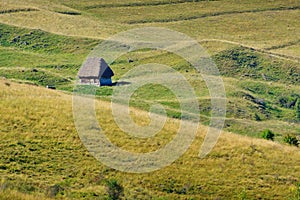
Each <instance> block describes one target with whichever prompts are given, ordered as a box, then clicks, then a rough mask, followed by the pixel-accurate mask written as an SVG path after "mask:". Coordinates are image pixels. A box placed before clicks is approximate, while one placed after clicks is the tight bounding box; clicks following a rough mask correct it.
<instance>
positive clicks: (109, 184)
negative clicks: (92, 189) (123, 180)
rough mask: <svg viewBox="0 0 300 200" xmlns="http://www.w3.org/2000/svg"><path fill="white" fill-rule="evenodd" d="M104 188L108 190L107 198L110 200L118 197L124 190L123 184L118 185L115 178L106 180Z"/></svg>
mask: <svg viewBox="0 0 300 200" xmlns="http://www.w3.org/2000/svg"><path fill="white" fill-rule="evenodd" d="M106 189H107V192H108V198H109V199H110V200H117V199H120V198H121V196H122V195H123V191H124V188H123V186H122V185H120V184H119V183H118V182H117V180H115V179H112V180H107V181H106Z"/></svg>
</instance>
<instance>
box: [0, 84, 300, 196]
mask: <svg viewBox="0 0 300 200" xmlns="http://www.w3.org/2000/svg"><path fill="white" fill-rule="evenodd" d="M0 88H1V90H0V97H1V102H0V107H1V111H0V114H1V120H0V127H1V128H0V132H1V135H0V137H1V141H2V142H1V143H0V151H1V155H2V161H1V169H0V175H1V177H3V178H4V179H3V181H4V182H5V181H8V180H9V181H10V182H13V183H14V184H15V185H21V186H22V185H24V184H27V185H33V186H34V187H35V191H36V193H33V194H37V195H44V194H45V191H46V190H47V188H49V187H50V186H51V185H54V184H59V185H62V187H63V188H64V189H65V193H64V196H61V197H63V198H71V197H77V198H83V196H82V195H83V194H85V196H86V198H92V197H91V196H89V195H93V194H94V195H98V196H99V195H100V197H101V196H102V197H104V196H105V195H106V190H105V186H104V185H103V182H101V181H100V182H97V181H95V180H98V179H100V180H103V179H104V180H105V179H109V178H115V179H117V180H118V182H119V183H120V184H121V185H122V186H123V187H124V188H125V190H124V193H125V194H124V195H125V197H126V198H128V199H145V198H150V197H153V198H154V199H155V198H158V197H159V196H163V197H165V198H166V199H187V198H196V199H201V198H203V199H216V198H222V199H223V198H224V199H236V198H240V197H241V195H247V197H248V198H253V199H258V198H263V199H264V198H265V199H284V198H288V197H291V198H292V197H293V196H294V195H295V194H296V186H295V183H297V182H299V178H300V165H299V163H300V151H299V148H296V147H290V146H287V145H282V144H278V143H275V142H270V141H265V140H261V139H255V138H249V137H244V136H239V135H235V134H231V133H223V134H222V135H221V137H220V138H219V141H218V143H217V145H216V146H215V148H214V149H213V151H212V152H211V153H210V154H209V155H208V156H207V157H205V158H204V159H199V158H198V152H199V148H200V146H201V144H202V142H203V138H204V136H205V133H206V129H207V127H204V126H200V128H199V130H198V133H197V137H196V139H195V141H194V142H193V143H192V145H191V146H190V148H189V150H188V151H187V152H186V153H185V154H184V155H183V156H182V157H181V158H180V159H178V160H177V161H175V162H174V163H173V164H171V165H170V166H168V167H165V168H163V169H161V170H159V171H155V172H152V173H147V174H131V173H122V172H118V171H115V170H110V169H109V168H106V167H105V166H104V165H102V164H101V163H100V162H98V161H96V160H95V159H94V158H93V157H91V156H89V155H88V152H87V150H86V149H85V148H84V146H83V145H82V143H81V141H80V140H79V137H78V135H77V133H76V130H75V127H74V124H73V117H72V106H71V102H72V97H71V95H69V94H64V93H62V92H59V91H52V90H47V89H45V88H41V87H36V86H30V85H26V84H17V83H15V82H11V81H8V80H1V81H0ZM97 102H98V103H97V112H98V118H99V122H100V124H101V127H102V128H103V129H105V130H106V131H107V134H108V137H109V138H110V139H111V141H112V142H114V143H115V144H118V145H119V146H121V147H123V148H126V149H128V150H130V151H134V152H145V151H147V150H148V151H149V150H154V149H157V148H160V147H161V146H160V145H158V143H157V142H161V143H162V144H163V143H164V142H167V141H170V139H172V132H174V131H175V132H176V130H177V128H178V123H179V121H178V120H175V119H168V123H167V125H166V126H165V128H164V130H163V131H162V132H161V134H159V135H158V136H156V137H155V138H153V139H148V140H138V139H134V138H130V137H128V136H126V134H124V133H123V132H122V131H120V130H119V128H118V127H117V126H116V125H115V123H114V121H113V118H112V116H111V109H110V104H109V103H108V102H103V101H100V100H99V101H97ZM132 112H134V115H135V116H136V117H137V118H138V119H139V121H140V122H141V123H142V124H147V122H148V119H149V118H148V113H147V112H145V111H140V110H137V109H133V110H132ZM137 118H136V120H137ZM23 145H24V147H23ZM37 145H38V146H37ZM30 149H32V150H30ZM11 152H14V154H12V153H11ZM14 155H16V157H15V156H14ZM7 159H8V160H11V159H15V160H14V161H10V162H7V161H8V160H7ZM24 159H25V160H24ZM22 160H23V161H22ZM32 162H35V164H34V163H32ZM3 181H2V183H3ZM71 183H72V184H71ZM70 184H71V185H70ZM21 186H19V187H21ZM21 188H22V187H21ZM183 188H186V189H187V193H185V194H183V193H180V191H181V190H182V189H183ZM171 189H172V190H173V192H172V191H171ZM168 191H169V192H168ZM7 192H9V191H6V192H5V193H0V196H1V195H2V196H3V198H4V197H8V196H9V195H7ZM12 194H14V193H12ZM2 196H1V197H2ZM9 197H11V196H9ZM12 197H14V196H13V195H12ZM58 197H59V196H58ZM16 198H20V199H26V198H29V199H34V198H33V197H31V196H28V197H27V195H25V196H24V195H23V194H19V193H16Z"/></svg>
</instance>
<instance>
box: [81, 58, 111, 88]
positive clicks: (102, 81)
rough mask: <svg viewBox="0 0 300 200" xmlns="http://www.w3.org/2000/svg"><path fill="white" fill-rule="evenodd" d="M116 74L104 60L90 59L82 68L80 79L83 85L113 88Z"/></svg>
mask: <svg viewBox="0 0 300 200" xmlns="http://www.w3.org/2000/svg"><path fill="white" fill-rule="evenodd" d="M112 76H114V72H113V71H112V69H111V68H110V67H109V66H108V64H107V63H106V62H105V60H104V59H103V58H88V59H87V61H86V62H85V63H84V65H83V66H82V67H81V68H80V70H79V73H78V77H79V79H80V83H81V84H90V85H99V86H112V81H111V77H112Z"/></svg>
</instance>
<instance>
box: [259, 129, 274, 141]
mask: <svg viewBox="0 0 300 200" xmlns="http://www.w3.org/2000/svg"><path fill="white" fill-rule="evenodd" d="M274 136H275V134H274V133H273V132H272V131H271V130H269V129H266V130H264V131H263V132H262V135H261V137H262V138H264V139H266V140H274Z"/></svg>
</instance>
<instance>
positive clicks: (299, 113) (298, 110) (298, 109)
mask: <svg viewBox="0 0 300 200" xmlns="http://www.w3.org/2000/svg"><path fill="white" fill-rule="evenodd" d="M296 117H297V119H298V120H300V99H298V101H297V103H296Z"/></svg>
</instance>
